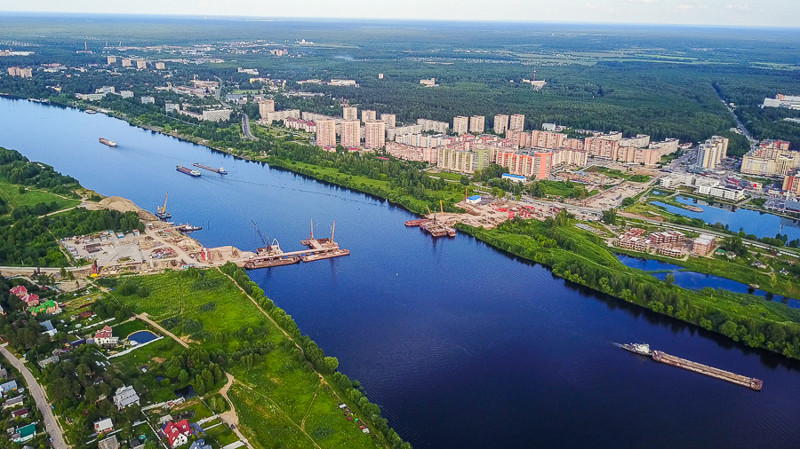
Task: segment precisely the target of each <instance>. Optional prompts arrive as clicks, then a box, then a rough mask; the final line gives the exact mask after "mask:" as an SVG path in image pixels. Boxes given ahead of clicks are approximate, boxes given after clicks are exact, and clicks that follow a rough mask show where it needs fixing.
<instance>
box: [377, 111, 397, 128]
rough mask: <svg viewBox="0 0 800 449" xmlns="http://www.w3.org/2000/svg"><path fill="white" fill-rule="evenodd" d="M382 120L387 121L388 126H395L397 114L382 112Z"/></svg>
mask: <svg viewBox="0 0 800 449" xmlns="http://www.w3.org/2000/svg"><path fill="white" fill-rule="evenodd" d="M381 121H382V122H383V123H386V128H387V129H388V128H394V127H395V125H396V124H397V116H396V115H394V114H381Z"/></svg>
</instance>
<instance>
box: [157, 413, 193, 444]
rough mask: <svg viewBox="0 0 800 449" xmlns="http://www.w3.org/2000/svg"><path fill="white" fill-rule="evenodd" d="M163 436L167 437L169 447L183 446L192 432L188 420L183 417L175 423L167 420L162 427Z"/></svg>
mask: <svg viewBox="0 0 800 449" xmlns="http://www.w3.org/2000/svg"><path fill="white" fill-rule="evenodd" d="M161 430H162V432H164V436H165V437H166V438H167V442H168V443H169V447H171V448H173V449H174V448H176V447H178V446H183V445H184V444H186V443H188V442H189V435H191V434H192V429H191V427H189V421H188V420H186V419H184V420H181V421H178V422H177V423H173V422H171V421H170V422H168V423H167V424H166V425H165V426H164V428H163V429H161Z"/></svg>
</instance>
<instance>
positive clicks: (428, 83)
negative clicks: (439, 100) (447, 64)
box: [419, 78, 438, 87]
mask: <svg viewBox="0 0 800 449" xmlns="http://www.w3.org/2000/svg"><path fill="white" fill-rule="evenodd" d="M419 83H420V84H421V85H422V87H436V86H438V84H436V78H430V79H421V80H419Z"/></svg>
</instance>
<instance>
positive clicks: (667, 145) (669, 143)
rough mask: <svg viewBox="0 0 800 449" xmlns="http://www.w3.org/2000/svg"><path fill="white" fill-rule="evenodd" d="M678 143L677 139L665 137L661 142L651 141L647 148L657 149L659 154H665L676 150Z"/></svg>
mask: <svg viewBox="0 0 800 449" xmlns="http://www.w3.org/2000/svg"><path fill="white" fill-rule="evenodd" d="M679 145H680V143H679V142H678V139H666V140H664V141H662V142H652V143H651V144H650V146H649V147H648V148H650V149H652V150H658V151H659V153H661V156H666V155H668V154H672V153H674V152H676V151H678V148H679Z"/></svg>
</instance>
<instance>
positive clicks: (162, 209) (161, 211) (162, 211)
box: [156, 192, 172, 220]
mask: <svg viewBox="0 0 800 449" xmlns="http://www.w3.org/2000/svg"><path fill="white" fill-rule="evenodd" d="M167 199H169V192H167V195H166V196H165V197H164V205H163V206H158V208H156V217H158V218H160V219H162V220H168V219H170V218H172V214H170V213H169V212H167Z"/></svg>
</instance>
